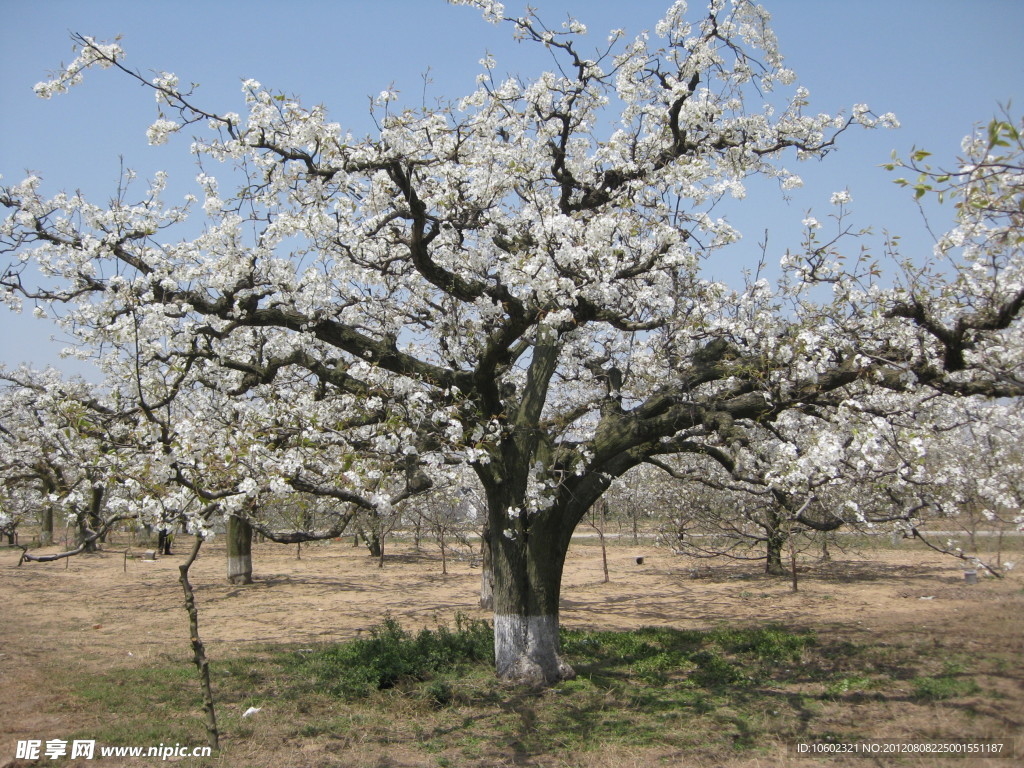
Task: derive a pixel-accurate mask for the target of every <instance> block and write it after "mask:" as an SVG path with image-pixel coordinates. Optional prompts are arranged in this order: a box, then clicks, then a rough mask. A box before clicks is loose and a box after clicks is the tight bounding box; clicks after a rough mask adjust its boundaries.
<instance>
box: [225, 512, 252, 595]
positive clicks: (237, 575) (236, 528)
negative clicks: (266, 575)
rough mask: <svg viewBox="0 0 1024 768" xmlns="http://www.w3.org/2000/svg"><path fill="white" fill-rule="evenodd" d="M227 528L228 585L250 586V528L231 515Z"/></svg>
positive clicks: (241, 520)
mask: <svg viewBox="0 0 1024 768" xmlns="http://www.w3.org/2000/svg"><path fill="white" fill-rule="evenodd" d="M227 528H228V530H227V539H228V583H230V584H252V526H251V525H249V523H248V522H246V521H245V520H243V519H242V518H240V517H235V516H234V515H231V516H230V517H228V524H227Z"/></svg>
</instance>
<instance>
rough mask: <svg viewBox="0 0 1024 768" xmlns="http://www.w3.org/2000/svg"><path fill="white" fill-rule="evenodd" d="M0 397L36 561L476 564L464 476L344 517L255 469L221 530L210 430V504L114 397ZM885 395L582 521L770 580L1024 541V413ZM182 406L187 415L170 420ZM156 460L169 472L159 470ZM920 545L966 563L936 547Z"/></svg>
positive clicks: (643, 487)
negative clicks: (207, 553)
mask: <svg viewBox="0 0 1024 768" xmlns="http://www.w3.org/2000/svg"><path fill="white" fill-rule="evenodd" d="M0 380H2V381H3V382H4V386H3V387H2V388H0V440H2V444H3V447H4V451H3V454H2V458H0V461H2V463H0V468H2V470H3V471H2V477H3V480H2V483H0V494H2V496H0V510H2V512H0V514H2V515H3V518H2V520H0V522H2V523H3V525H4V526H5V530H7V531H9V532H10V533H11V534H13V533H14V532H15V531H16V530H17V527H18V525H19V524H21V523H24V522H27V523H28V524H29V526H30V527H31V529H32V530H38V531H39V541H40V543H41V544H44V545H46V544H50V543H53V542H54V526H55V523H56V526H57V529H58V531H59V530H60V529H61V528H64V529H66V530H70V531H73V532H74V541H75V545H74V546H73V547H71V548H68V549H65V550H63V551H62V552H61V555H60V556H69V555H71V554H75V553H78V552H81V551H93V550H94V549H95V548H96V546H97V543H98V542H100V541H102V540H103V539H104V538H105V536H106V534H107V532H108V531H110V529H111V528H112V527H115V526H116V527H118V528H119V529H124V528H131V529H132V530H134V531H135V532H136V533H141V534H142V536H143V538H145V539H146V540H147V541H148V540H149V539H150V537H151V536H152V535H158V536H160V538H161V540H166V537H167V534H169V533H171V532H173V531H175V530H179V529H184V530H191V531H193V532H194V531H200V532H207V531H208V530H209V528H210V527H211V525H215V524H217V523H218V522H221V521H223V523H224V527H225V529H226V533H227V539H228V542H229V559H228V564H227V577H228V579H229V580H230V581H232V582H234V583H248V582H250V581H251V579H252V573H253V565H252V558H251V546H252V538H253V534H254V532H259V533H260V535H262V536H265V537H270V538H271V539H273V540H275V541H279V542H296V543H300V544H301V543H302V542H304V541H313V540H317V539H324V538H329V537H338V536H340V535H341V534H342V533H348V534H350V535H353V536H354V538H355V540H356V543H358V542H359V540H362V541H363V542H364V543H365V544H366V545H368V547H369V550H370V553H371V554H372V555H374V556H376V557H378V558H380V562H381V563H382V562H383V555H384V540H385V538H386V537H387V536H388V535H389V534H391V533H393V532H394V531H395V530H396V529H400V530H402V531H403V532H405V533H409V534H412V535H413V537H414V541H415V542H416V544H417V546H419V544H420V541H421V540H422V539H423V538H424V537H427V538H431V539H433V540H434V541H435V542H436V543H437V545H438V546H439V548H440V554H441V557H442V567H443V570H445V571H446V570H447V557H448V555H449V554H450V553H451V552H452V551H457V552H459V554H460V555H461V556H466V555H467V554H471V556H473V555H475V553H473V549H474V548H475V544H474V543H471V541H470V540H471V539H475V537H476V535H478V534H479V533H481V524H482V523H483V519H482V516H481V515H480V509H481V508H482V507H483V500H482V498H481V496H480V491H479V488H478V487H477V486H476V485H475V483H474V480H473V478H472V477H471V476H469V475H466V474H465V473H463V474H462V475H458V474H452V475H450V476H449V477H448V478H446V480H447V483H442V484H439V485H437V486H434V487H431V488H430V489H429V491H428V492H426V493H418V494H417V495H416V496H415V497H414V498H411V499H409V500H408V501H407V502H406V503H399V504H398V505H396V506H394V507H392V506H390V505H388V506H384V505H380V504H376V505H367V504H363V505H360V504H358V503H353V502H352V500H351V497H346V500H345V501H338V500H337V498H336V497H335V496H336V495H335V493H334V491H333V490H332V489H330V488H328V487H326V486H323V485H321V486H319V487H316V488H314V487H312V486H311V485H308V484H307V485H306V486H304V487H305V492H296V490H295V489H294V488H292V487H288V486H282V485H281V484H280V480H279V479H277V480H275V479H274V478H273V477H270V478H267V477H262V476H261V475H260V469H259V465H256V464H253V463H252V462H251V461H249V462H247V463H245V464H244V467H243V468H242V469H241V470H240V472H238V473H237V474H236V475H235V476H234V478H233V479H232V478H230V476H228V478H227V480H226V483H225V484H224V486H223V487H226V488H229V489H236V488H237V489H239V490H242V489H243V488H245V489H248V488H250V486H251V485H252V484H255V488H254V489H253V491H254V492H252V493H249V494H248V495H247V496H246V502H245V506H244V507H243V508H242V509H240V510H238V511H237V512H236V513H235V514H229V515H228V516H227V517H226V519H225V518H224V514H223V512H224V510H222V509H221V508H219V507H217V508H210V507H208V506H207V505H206V504H204V500H209V499H210V498H211V497H212V494H211V490H210V485H211V482H212V478H214V477H215V475H216V473H217V472H221V473H223V470H224V469H225V467H226V464H225V463H224V459H225V458H226V457H228V456H230V454H229V453H227V452H225V451H223V446H224V442H223V441H221V440H219V439H214V438H213V436H212V428H213V427H214V425H215V424H216V423H217V422H215V421H212V420H211V419H213V418H214V417H215V416H216V414H209V413H208V414H207V417H206V418H204V419H203V424H204V429H206V430H207V437H206V439H205V441H204V445H203V446H201V447H200V448H198V449H197V448H192V449H190V450H191V455H192V456H193V457H196V456H198V455H199V454H197V453H196V450H203V451H208V450H209V449H211V448H212V449H213V451H214V455H215V456H216V459H215V460H214V461H212V462H211V461H210V458H209V457H206V458H200V459H199V460H197V461H195V462H194V464H192V466H191V467H189V470H190V471H189V474H190V475H192V476H194V477H199V476H200V475H201V476H202V477H203V480H202V482H203V483H204V484H205V486H204V490H199V491H196V490H194V489H190V488H189V485H190V484H191V483H192V482H194V481H189V480H187V479H185V478H184V477H178V476H177V474H176V473H177V472H178V471H179V470H180V467H179V466H175V467H173V468H172V467H170V466H169V464H168V462H167V459H166V457H167V456H168V455H169V454H170V453H172V452H174V451H177V450H180V447H179V445H178V442H177V440H176V439H174V440H173V441H172V444H171V447H170V448H165V447H161V448H160V450H159V451H156V452H154V450H153V445H152V444H151V443H150V442H149V440H150V438H149V437H148V435H151V434H152V433H151V432H150V431H149V428H147V429H146V430H143V431H142V432H141V433H140V432H139V430H138V426H139V424H138V423H137V418H138V417H139V416H144V414H143V413H141V412H139V411H135V412H134V414H133V413H132V411H131V410H130V409H125V408H124V407H123V405H124V403H125V398H124V397H123V396H122V397H118V398H116V402H117V403H119V404H120V405H121V407H120V408H117V407H114V404H115V403H114V402H111V403H108V404H104V403H103V402H101V399H100V395H99V394H98V388H96V387H92V386H89V385H88V384H86V383H85V382H82V381H66V380H64V379H62V378H61V377H60V376H59V374H57V373H56V372H55V371H52V370H51V371H46V372H44V373H39V372H31V371H28V370H24V369H22V370H19V371H0ZM199 393H200V394H201V395H204V396H205V392H203V391H202V390H199ZM875 396H876V398H877V396H878V395H877V393H876V395H875ZM882 396H883V397H884V398H885V400H886V402H885V403H884V404H883V403H882V402H872V398H871V397H866V398H865V399H863V400H861V401H857V402H855V401H853V400H852V399H851V400H850V402H848V403H845V404H843V405H842V406H841V407H840V408H838V409H837V410H836V411H835V412H834V413H830V414H825V413H823V412H821V411H815V412H814V415H808V414H807V413H804V412H802V411H792V412H789V413H787V414H785V415H784V416H783V417H780V418H779V419H778V420H776V421H775V422H774V423H772V424H770V425H758V424H753V425H748V426H747V427H745V428H743V431H742V432H737V433H734V434H733V435H732V436H731V437H732V440H731V441H729V442H728V443H726V444H722V445H718V446H714V445H710V444H707V443H702V444H700V445H699V446H697V445H694V446H693V449H692V451H689V452H683V453H680V454H678V455H675V456H674V457H671V458H664V457H663V458H652V459H650V460H649V461H648V462H646V463H645V464H643V465H641V466H638V467H636V468H634V469H633V470H631V471H630V472H628V473H626V474H625V475H624V476H622V477H621V478H619V479H617V480H616V481H615V482H614V483H613V484H612V485H611V487H610V488H609V490H608V493H607V496H606V503H605V504H603V505H602V506H601V507H600V508H599V509H598V510H591V523H592V524H593V526H594V527H595V528H599V529H600V530H601V532H602V534H603V533H604V532H605V530H604V527H605V526H607V525H608V523H609V518H612V519H614V520H615V521H616V522H617V525H618V531H619V533H620V535H623V534H624V535H627V536H628V535H632V538H633V540H634V541H639V535H640V533H641V531H642V534H643V536H644V537H645V540H646V539H648V538H649V537H650V536H651V535H652V534H655V535H658V536H659V537H660V538H661V540H662V541H663V542H665V543H668V544H670V545H671V546H673V547H674V548H675V549H676V550H677V551H679V552H681V553H685V554H690V555H695V556H698V557H704V556H707V557H715V556H719V555H723V554H724V555H728V556H731V557H735V558H737V559H745V560H763V561H764V562H765V565H766V570H767V572H768V573H770V574H776V575H781V574H784V573H786V570H787V569H786V565H785V564H784V556H785V554H786V548H787V546H788V545H789V544H790V543H792V540H793V538H795V537H797V536H798V535H799V534H801V533H821V534H827V533H830V532H833V531H837V530H843V531H851V530H853V531H861V532H866V533H871V532H882V533H885V535H891V534H893V533H895V534H897V535H912V536H920V537H924V536H925V535H926V534H928V533H929V532H930V529H939V530H942V531H947V530H949V529H952V530H954V531H957V530H958V529H959V530H960V531H961V532H962V533H963V534H965V535H966V536H968V537H969V538H970V539H971V541H970V544H971V549H972V550H977V542H976V541H974V540H973V539H974V537H975V535H976V534H977V533H987V534H993V533H995V534H998V533H999V532H1006V531H1012V530H1015V529H1016V528H1018V527H1019V526H1020V523H1021V518H1020V509H1021V507H1022V501H1024V486H1022V482H1021V473H1020V472H1019V469H1020V466H1021V463H1022V462H1021V458H1022V457H1021V450H1020V445H1021V442H1022V438H1024V435H1022V434H1021V429H1022V425H1024V418H1022V414H1021V413H1020V409H1019V404H1017V403H1001V404H993V403H991V402H987V401H985V400H983V399H981V398H976V397H975V398H951V397H946V396H936V395H934V394H930V393H924V394H918V395H915V396H908V395H899V396H894V395H893V394H892V393H890V392H884V393H883V395H882ZM186 402H187V401H186V399H185V398H181V399H179V400H178V401H177V404H176V407H178V408H182V407H184V405H185V403H186ZM193 418H194V416H191V417H189V418H188V419H185V418H179V419H178V421H179V422H187V421H189V420H191V419H193ZM220 428H221V429H222V430H224V431H225V432H226V433H227V434H228V435H230V436H231V437H232V438H235V439H237V438H242V439H244V438H245V437H246V435H247V434H248V433H246V432H245V431H244V430H238V429H236V428H235V426H233V425H232V424H231V423H230V422H223V423H221V425H220ZM246 453H247V454H248V455H252V453H253V451H252V449H251V448H247V449H246ZM161 456H163V457H164V461H163V462H161V461H159V460H157V461H154V460H153V459H154V457H156V458H157V459H159V458H160V457H161ZM178 463H179V462H178V461H177V460H175V464H178ZM250 481H251V482H250ZM275 483H277V492H276V493H275V492H274V484H275ZM243 484H244V485H243ZM378 490H379V487H378ZM214 493H215V492H214ZM231 495H235V496H238V497H241V496H242V493H238V494H231ZM55 512H56V514H55ZM595 514H600V515H601V516H602V520H600V521H597V520H596V519H595V518H594V515H595ZM624 525H625V528H624V527H623V526H624ZM161 534H163V535H162V536H161ZM823 540H824V541H827V540H828V539H827V537H823ZM932 545H933V546H937V547H939V548H946V549H947V550H948V551H951V553H953V554H958V555H961V556H965V557H966V555H964V553H963V551H962V550H959V549H956V548H953V549H949V548H948V547H947V545H946V543H945V540H944V539H940V540H939V541H938V544H932ZM26 557H28V558H29V559H38V556H35V555H26ZM46 557H54V556H46ZM1000 566H1001V564H999V563H997V564H996V567H997V568H998V567H1000ZM985 567H990V565H989V564H985Z"/></svg>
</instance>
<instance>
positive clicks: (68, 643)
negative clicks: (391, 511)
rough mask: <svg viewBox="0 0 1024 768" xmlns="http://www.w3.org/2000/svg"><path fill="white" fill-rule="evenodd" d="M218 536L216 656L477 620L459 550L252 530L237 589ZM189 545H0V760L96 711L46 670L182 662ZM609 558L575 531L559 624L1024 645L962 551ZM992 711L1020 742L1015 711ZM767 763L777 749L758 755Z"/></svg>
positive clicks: (203, 576) (1004, 594)
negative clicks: (285, 539) (761, 564)
mask: <svg viewBox="0 0 1024 768" xmlns="http://www.w3.org/2000/svg"><path fill="white" fill-rule="evenodd" d="M116 546H117V545H113V546H112V547H111V548H110V549H114V548H116ZM222 547H223V542H222V540H217V541H215V542H214V543H213V544H208V545H206V546H205V547H204V550H203V552H202V554H201V556H200V558H199V560H198V561H197V562H196V564H195V565H194V566H193V569H192V582H193V584H194V586H195V588H196V593H197V599H198V605H199V610H200V622H201V632H202V636H203V639H204V641H205V643H206V646H207V652H208V654H209V656H210V657H211V659H213V660H214V662H216V659H218V658H226V657H229V656H232V655H236V654H239V653H244V652H245V651H246V649H247V647H251V646H253V645H254V644H266V643H272V642H287V643H311V644H312V643H319V642H325V641H338V640H344V639H348V638H351V637H353V636H356V635H357V634H359V633H360V632H363V631H365V630H367V629H369V628H370V627H372V626H374V625H375V624H378V623H379V622H380V620H381V619H382V618H383V617H384V615H385V614H386V613H390V614H391V615H393V616H394V617H396V618H398V619H399V620H400V621H401V622H402V624H403V625H404V626H409V627H414V626H418V625H434V624H436V623H437V621H439V620H440V621H450V620H451V618H452V617H453V616H454V614H455V613H456V612H460V611H461V612H463V613H466V614H469V615H471V616H480V617H485V618H486V616H485V615H484V614H482V613H481V612H480V611H479V610H478V609H477V608H476V601H477V593H478V588H479V581H480V571H479V569H478V568H475V567H473V564H472V563H471V562H470V561H468V560H456V561H450V562H449V571H450V572H449V573H448V574H447V575H443V574H442V573H441V564H440V559H439V558H438V557H436V556H435V555H436V549H434V550H424V553H422V554H416V553H414V552H412V550H411V547H409V546H399V547H396V548H394V549H393V550H392V551H393V552H394V553H395V554H393V555H391V556H390V557H388V558H387V560H386V563H385V565H384V567H383V568H382V569H378V568H377V567H376V565H375V562H374V561H373V560H371V559H370V558H369V557H368V556H367V555H366V551H365V549H356V548H353V547H352V545H351V541H350V540H346V541H343V542H338V541H335V542H329V543H324V544H318V545H309V546H306V547H304V548H303V549H302V551H301V559H299V558H297V557H296V547H295V546H287V547H286V546H280V545H275V544H269V543H268V544H260V545H257V546H256V547H255V548H254V563H255V576H256V581H255V583H254V584H253V585H251V586H244V587H239V586H231V585H229V584H227V583H226V580H225V556H224V551H223V548H222ZM185 549H186V544H185V543H179V544H178V545H177V546H176V552H175V554H174V555H173V556H168V557H161V558H159V559H157V560H156V561H154V562H148V561H145V560H142V559H126V558H125V557H124V556H123V555H122V554H121V553H120V552H113V551H108V552H105V553H100V554H96V555H88V556H81V557H77V558H72V559H70V560H65V561H60V562H56V563H26V564H24V565H23V566H21V567H17V561H18V555H19V551H18V550H0V606H2V608H0V766H3V765H6V764H7V763H8V761H10V760H11V759H12V758H13V757H14V753H15V744H16V741H17V740H18V739H27V738H42V739H47V738H55V737H59V735H60V734H61V733H67V732H71V731H72V730H81V729H82V728H83V727H85V726H87V725H88V722H89V718H90V717H92V716H93V715H91V714H90V713H88V712H83V711H80V710H79V711H76V709H75V708H74V707H73V706H69V705H68V701H67V695H66V693H65V692H64V691H61V690H55V689H54V688H52V687H51V686H49V685H48V681H49V679H50V677H51V673H52V672H53V671H54V670H56V669H61V668H65V667H66V666H67V665H77V667H78V668H80V669H82V670H83V671H86V672H87V671H88V670H91V669H108V668H112V667H120V666H126V667H128V666H133V665H146V664H148V663H151V662H154V663H155V662H157V661H159V662H160V663H166V661H167V659H168V658H175V659H181V660H187V659H188V658H190V650H189V644H188V629H187V623H186V621H187V619H186V616H185V612H184V610H183V608H182V593H181V587H180V585H179V584H178V582H177V578H178V568H177V566H178V564H179V563H180V562H181V561H182V560H183V558H184V554H185ZM640 556H643V558H644V560H643V563H642V564H639V563H638V562H637V558H638V557H640ZM609 566H610V571H611V581H610V583H607V584H605V583H603V582H602V571H601V554H600V549H599V548H598V547H597V546H596V544H595V543H594V542H593V541H590V540H586V541H581V542H579V543H578V544H574V546H573V548H572V549H571V551H570V554H569V558H568V562H567V566H566V572H565V579H564V585H563V603H562V622H563V624H564V625H565V626H568V627H581V628H600V629H617V628H630V627H638V626H643V625H654V626H662V625H665V626H672V627H676V628H680V629H701V628H709V627H714V626H716V625H720V624H721V623H730V624H743V625H749V624H756V623H761V622H778V623H784V624H786V625H788V626H790V627H794V628H813V629H814V630H816V631H817V632H818V634H819V636H828V635H829V634H839V635H841V636H843V637H847V638H849V639H851V640H858V639H860V640H865V639H869V638H873V639H876V640H883V641H884V640H885V639H899V640H900V641H901V642H913V641H914V640H921V641H928V640H930V639H932V638H942V642H943V643H944V644H946V645H948V647H950V648H955V649H957V651H958V652H961V653H978V654H983V653H986V652H993V651H994V652H999V653H1006V652H1008V651H1012V652H1015V653H1018V654H1020V653H1022V652H1024V588H1022V587H1024V573H1021V572H1014V573H1011V575H1010V576H1008V577H1007V578H1006V579H1003V580H1000V581H996V580H995V579H983V580H982V581H981V583H979V584H976V585H967V584H965V582H964V577H963V571H962V567H961V566H962V564H961V563H959V562H958V561H955V560H952V559H948V558H942V557H941V556H939V555H936V554H933V553H929V552H927V551H923V550H921V549H918V548H915V547H914V546H913V545H912V544H903V545H901V546H900V547H899V548H894V549H882V550H878V551H872V552H870V553H859V554H858V553H852V552H847V553H844V554H837V555H836V556H835V560H833V562H831V563H827V564H810V563H808V567H807V570H806V571H805V572H804V573H803V574H801V582H800V585H799V591H798V592H796V593H794V592H793V591H792V590H791V586H790V583H789V582H788V581H787V580H784V579H777V578H775V579H771V578H767V577H765V576H762V575H761V574H759V573H758V572H757V565H756V564H752V563H751V564H746V565H743V566H737V565H735V564H725V563H723V564H709V563H708V562H706V561H702V562H696V561H692V560H688V559H686V558H683V557H680V556H677V555H674V554H672V553H671V552H669V551H667V550H664V549H658V548H655V547H631V546H625V545H623V546H613V547H611V548H610V549H609ZM1022 571H1024V569H1022ZM1019 658H1024V656H1021V657H1019ZM1005 685H1006V686H1007V690H1008V691H1009V693H1008V698H1005V700H1004V701H1003V702H1001V703H999V702H997V703H995V704H993V706H994V707H997V708H998V707H1001V706H1005V707H1012V708H1014V709H1015V708H1016V707H1017V705H1018V704H1019V703H1020V702H1021V701H1024V675H1022V673H1021V670H1020V667H1019V665H1018V666H1017V667H1016V668H1015V669H1014V670H1013V671H1012V672H1011V673H1010V674H1009V675H1008V676H1007V679H1006V681H1005ZM1002 714H1003V720H1004V722H1007V723H1009V724H1010V725H1011V727H1012V728H1013V729H1014V730H1015V731H1016V733H1015V734H1014V735H1015V736H1016V737H1017V738H1018V740H1020V739H1021V737H1022V736H1024V731H1022V730H1021V724H1022V721H1024V714H1022V713H1021V712H1019V711H1016V712H1013V711H1010V710H1009V709H1008V710H1007V711H1006V712H1004V713H1002ZM884 736H886V734H879V737H884ZM1020 743H1021V747H1020V748H1021V749H1024V741H1021V742H1020ZM1021 754H1024V752H1022V753H1021ZM44 762H49V761H44ZM21 764H22V763H17V765H21ZM85 764H87V763H83V765H85ZM768 764H771V765H776V764H781V763H758V765H768ZM794 764H795V765H800V764H803V765H810V764H813V761H807V760H803V761H801V760H795V761H794ZM961 764H963V765H965V766H966V765H967V762H966V761H962V762H961ZM751 765H753V763H752V764H751ZM993 765H994V763H993Z"/></svg>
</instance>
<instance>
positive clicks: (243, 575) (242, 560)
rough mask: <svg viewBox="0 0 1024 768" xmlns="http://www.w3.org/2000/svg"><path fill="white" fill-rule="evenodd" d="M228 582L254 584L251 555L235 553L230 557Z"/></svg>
mask: <svg viewBox="0 0 1024 768" xmlns="http://www.w3.org/2000/svg"><path fill="white" fill-rule="evenodd" d="M228 583H229V584H252V556H251V555H234V556H231V557H228Z"/></svg>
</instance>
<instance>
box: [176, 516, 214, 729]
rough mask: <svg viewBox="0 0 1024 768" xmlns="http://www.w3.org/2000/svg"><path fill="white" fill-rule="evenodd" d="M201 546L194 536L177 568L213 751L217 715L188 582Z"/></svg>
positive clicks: (190, 586) (208, 666)
mask: <svg viewBox="0 0 1024 768" xmlns="http://www.w3.org/2000/svg"><path fill="white" fill-rule="evenodd" d="M202 545H203V537H202V536H200V535H199V534H196V537H195V543H194V544H193V545H192V552H191V553H190V554H189V556H188V559H187V560H186V561H185V562H184V563H182V564H181V565H179V566H178V570H179V571H180V572H181V578H180V579H179V581H180V582H181V588H182V589H183V590H184V592H185V610H186V611H188V626H189V635H190V637H191V639H192V659H193V661H194V662H195V665H196V669H198V670H199V680H200V683H201V685H202V688H203V711H204V712H206V733H207V738H208V739H209V743H210V746H211V747H212V748H213V749H220V734H219V732H218V731H217V713H216V710H215V707H214V703H213V689H212V688H211V687H210V662H209V660H208V659H207V658H206V649H205V647H204V646H203V641H202V640H201V639H200V638H199V611H198V610H197V609H196V599H195V594H194V593H193V592H192V585H191V584H190V583H189V581H188V569H189V568H191V567H192V563H194V562H195V560H196V557H197V556H198V555H199V548H200V547H201V546H202Z"/></svg>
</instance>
